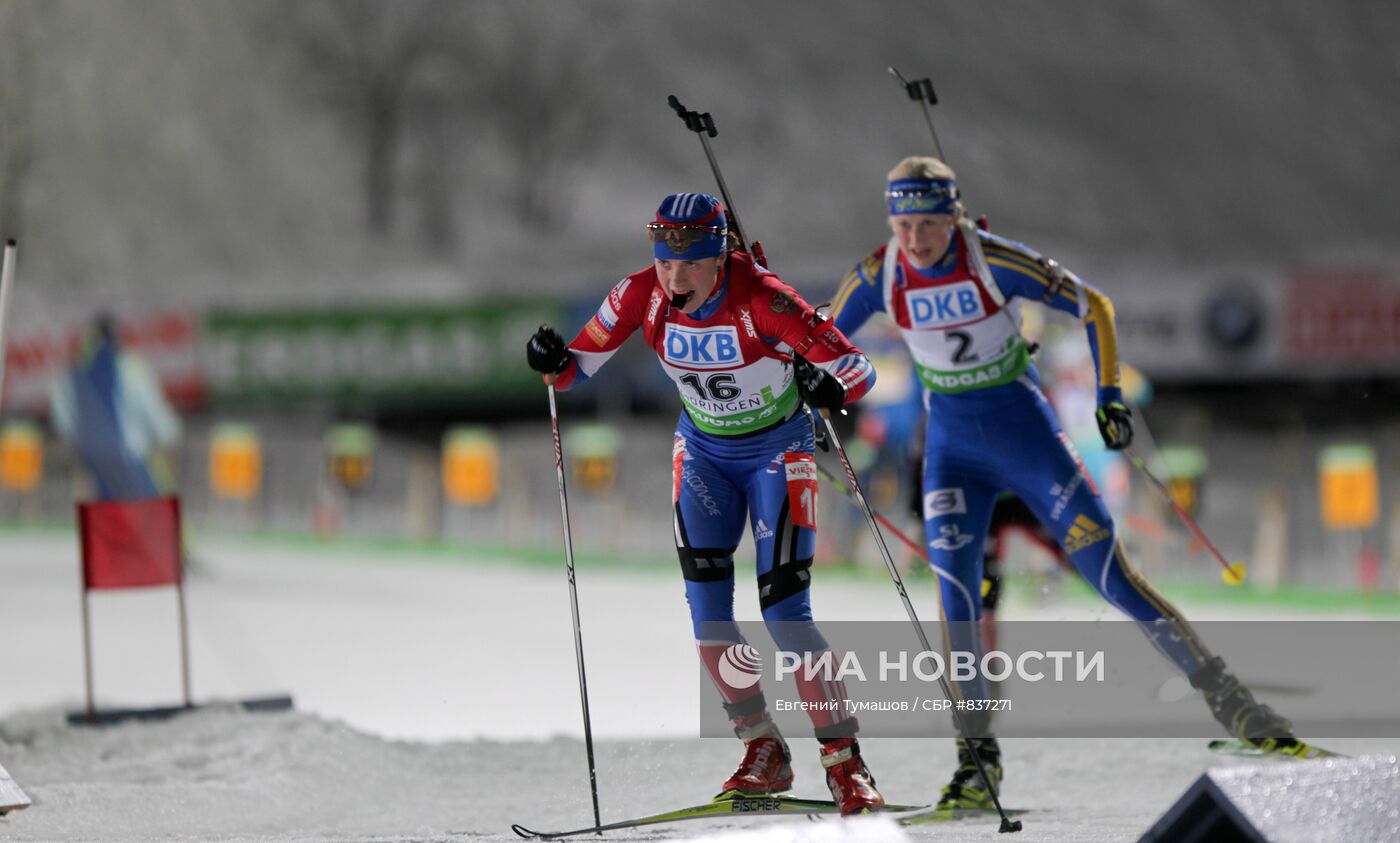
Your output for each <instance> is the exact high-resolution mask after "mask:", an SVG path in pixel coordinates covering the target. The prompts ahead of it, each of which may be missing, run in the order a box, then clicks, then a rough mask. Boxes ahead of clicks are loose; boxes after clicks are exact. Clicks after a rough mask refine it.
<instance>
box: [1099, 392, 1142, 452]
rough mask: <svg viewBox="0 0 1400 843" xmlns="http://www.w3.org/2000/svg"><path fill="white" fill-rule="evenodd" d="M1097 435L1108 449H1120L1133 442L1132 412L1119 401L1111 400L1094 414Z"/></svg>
mask: <svg viewBox="0 0 1400 843" xmlns="http://www.w3.org/2000/svg"><path fill="white" fill-rule="evenodd" d="M1094 418H1095V419H1096V420H1097V421H1098V423H1099V435H1100V436H1102V437H1103V444H1104V445H1105V446H1107V447H1108V449H1109V450H1110V451H1121V450H1123V449H1124V448H1126V447H1128V446H1129V445H1131V444H1133V412H1132V410H1129V409H1128V405H1126V404H1124V403H1123V402H1121V401H1113V402H1111V403H1108V404H1105V405H1103V406H1102V407H1100V408H1099V411H1098V412H1097V413H1095V414H1094Z"/></svg>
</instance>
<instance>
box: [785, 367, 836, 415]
mask: <svg viewBox="0 0 1400 843" xmlns="http://www.w3.org/2000/svg"><path fill="white" fill-rule="evenodd" d="M792 366H793V372H792V373H793V377H795V378H796V379H797V392H798V394H799V395H801V396H802V400H803V401H806V402H807V405H808V406H809V407H811V408H812V409H814V410H829V411H832V412H835V411H836V410H839V409H841V406H842V405H843V404H845V403H846V387H845V386H843V385H842V383H841V382H840V381H838V380H837V379H836V378H833V377H832V376H831V375H829V374H827V373H826V371H825V370H823V369H819V368H817V367H816V366H813V365H812V364H811V363H808V362H807V361H806V360H804V359H802V358H801V357H798V358H796V359H794V360H793V364H792Z"/></svg>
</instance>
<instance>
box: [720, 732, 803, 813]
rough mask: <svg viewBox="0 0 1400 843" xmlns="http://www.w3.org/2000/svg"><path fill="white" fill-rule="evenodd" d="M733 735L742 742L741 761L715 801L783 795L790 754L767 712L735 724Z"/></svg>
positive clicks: (789, 777) (789, 783)
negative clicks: (735, 797)
mask: <svg viewBox="0 0 1400 843" xmlns="http://www.w3.org/2000/svg"><path fill="white" fill-rule="evenodd" d="M750 721H752V722H750ZM734 733H735V734H737V735H738V736H739V740H741V741H743V742H744V760H743V761H740V762H739V769H737V770H735V771H734V775H732V776H730V777H729V780H728V781H726V782H725V783H724V787H723V789H721V790H720V794H719V796H716V797H715V799H724V798H727V797H730V796H762V795H767V794H772V793H782V792H783V791H785V790H787V789H788V788H790V787H792V753H791V752H789V751H788V745H787V741H785V740H783V736H782V735H780V734H778V727H777V726H775V725H774V724H773V721H772V719H771V718H769V716H768V712H766V711H763V712H759V713H758V714H755V715H752V716H750V717H746V718H743V719H742V720H736V721H735V722H734Z"/></svg>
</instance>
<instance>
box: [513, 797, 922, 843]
mask: <svg viewBox="0 0 1400 843" xmlns="http://www.w3.org/2000/svg"><path fill="white" fill-rule="evenodd" d="M885 810H886V811H890V812H916V811H921V810H924V808H921V807H920V806H917V805H888V806H886V807H885ZM836 813H840V809H838V808H837V807H836V803H835V802H832V801H831V800H830V799H799V798H797V797H795V796H737V795H736V796H726V797H724V798H722V799H721V798H717V799H715V800H714V801H713V802H706V803H704V804H701V805H691V806H690V807H688V808H678V809H676V810H674V811H666V812H664V813H660V814H652V815H651V816H647V817H637V818H636V819H630V820H618V821H617V822H611V823H604V824H603V825H600V826H592V825H590V826H586V827H584V828H575V829H570V830H568V831H535V830H533V829H529V828H526V827H525V826H523V825H520V824H518V823H517V824H515V825H512V826H511V827H510V828H511V831H514V832H515V833H516V834H518V835H520V836H521V837H524V838H526V839H527V840H557V839H559V838H561V837H574V836H577V835H580V834H595V833H599V832H604V831H617V830H618V829H624V828H639V827H641V826H644V825H661V824H663V823H678V822H683V821H685V820H700V819H714V818H718V817H734V816H750V817H755V816H757V817H762V816H776V815H779V814H836Z"/></svg>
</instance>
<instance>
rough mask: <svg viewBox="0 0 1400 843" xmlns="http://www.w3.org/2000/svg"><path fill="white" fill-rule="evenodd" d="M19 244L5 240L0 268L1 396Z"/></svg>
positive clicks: (1, 394)
mask: <svg viewBox="0 0 1400 843" xmlns="http://www.w3.org/2000/svg"><path fill="white" fill-rule="evenodd" d="M18 252H19V245H18V244H17V243H15V241H13V240H7V241H5V258H4V266H3V268H0V398H3V396H4V392H5V348H6V346H5V321H6V317H7V316H9V313H10V294H11V293H12V292H13V291H14V286H15V258H16V255H17V253H18Z"/></svg>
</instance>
